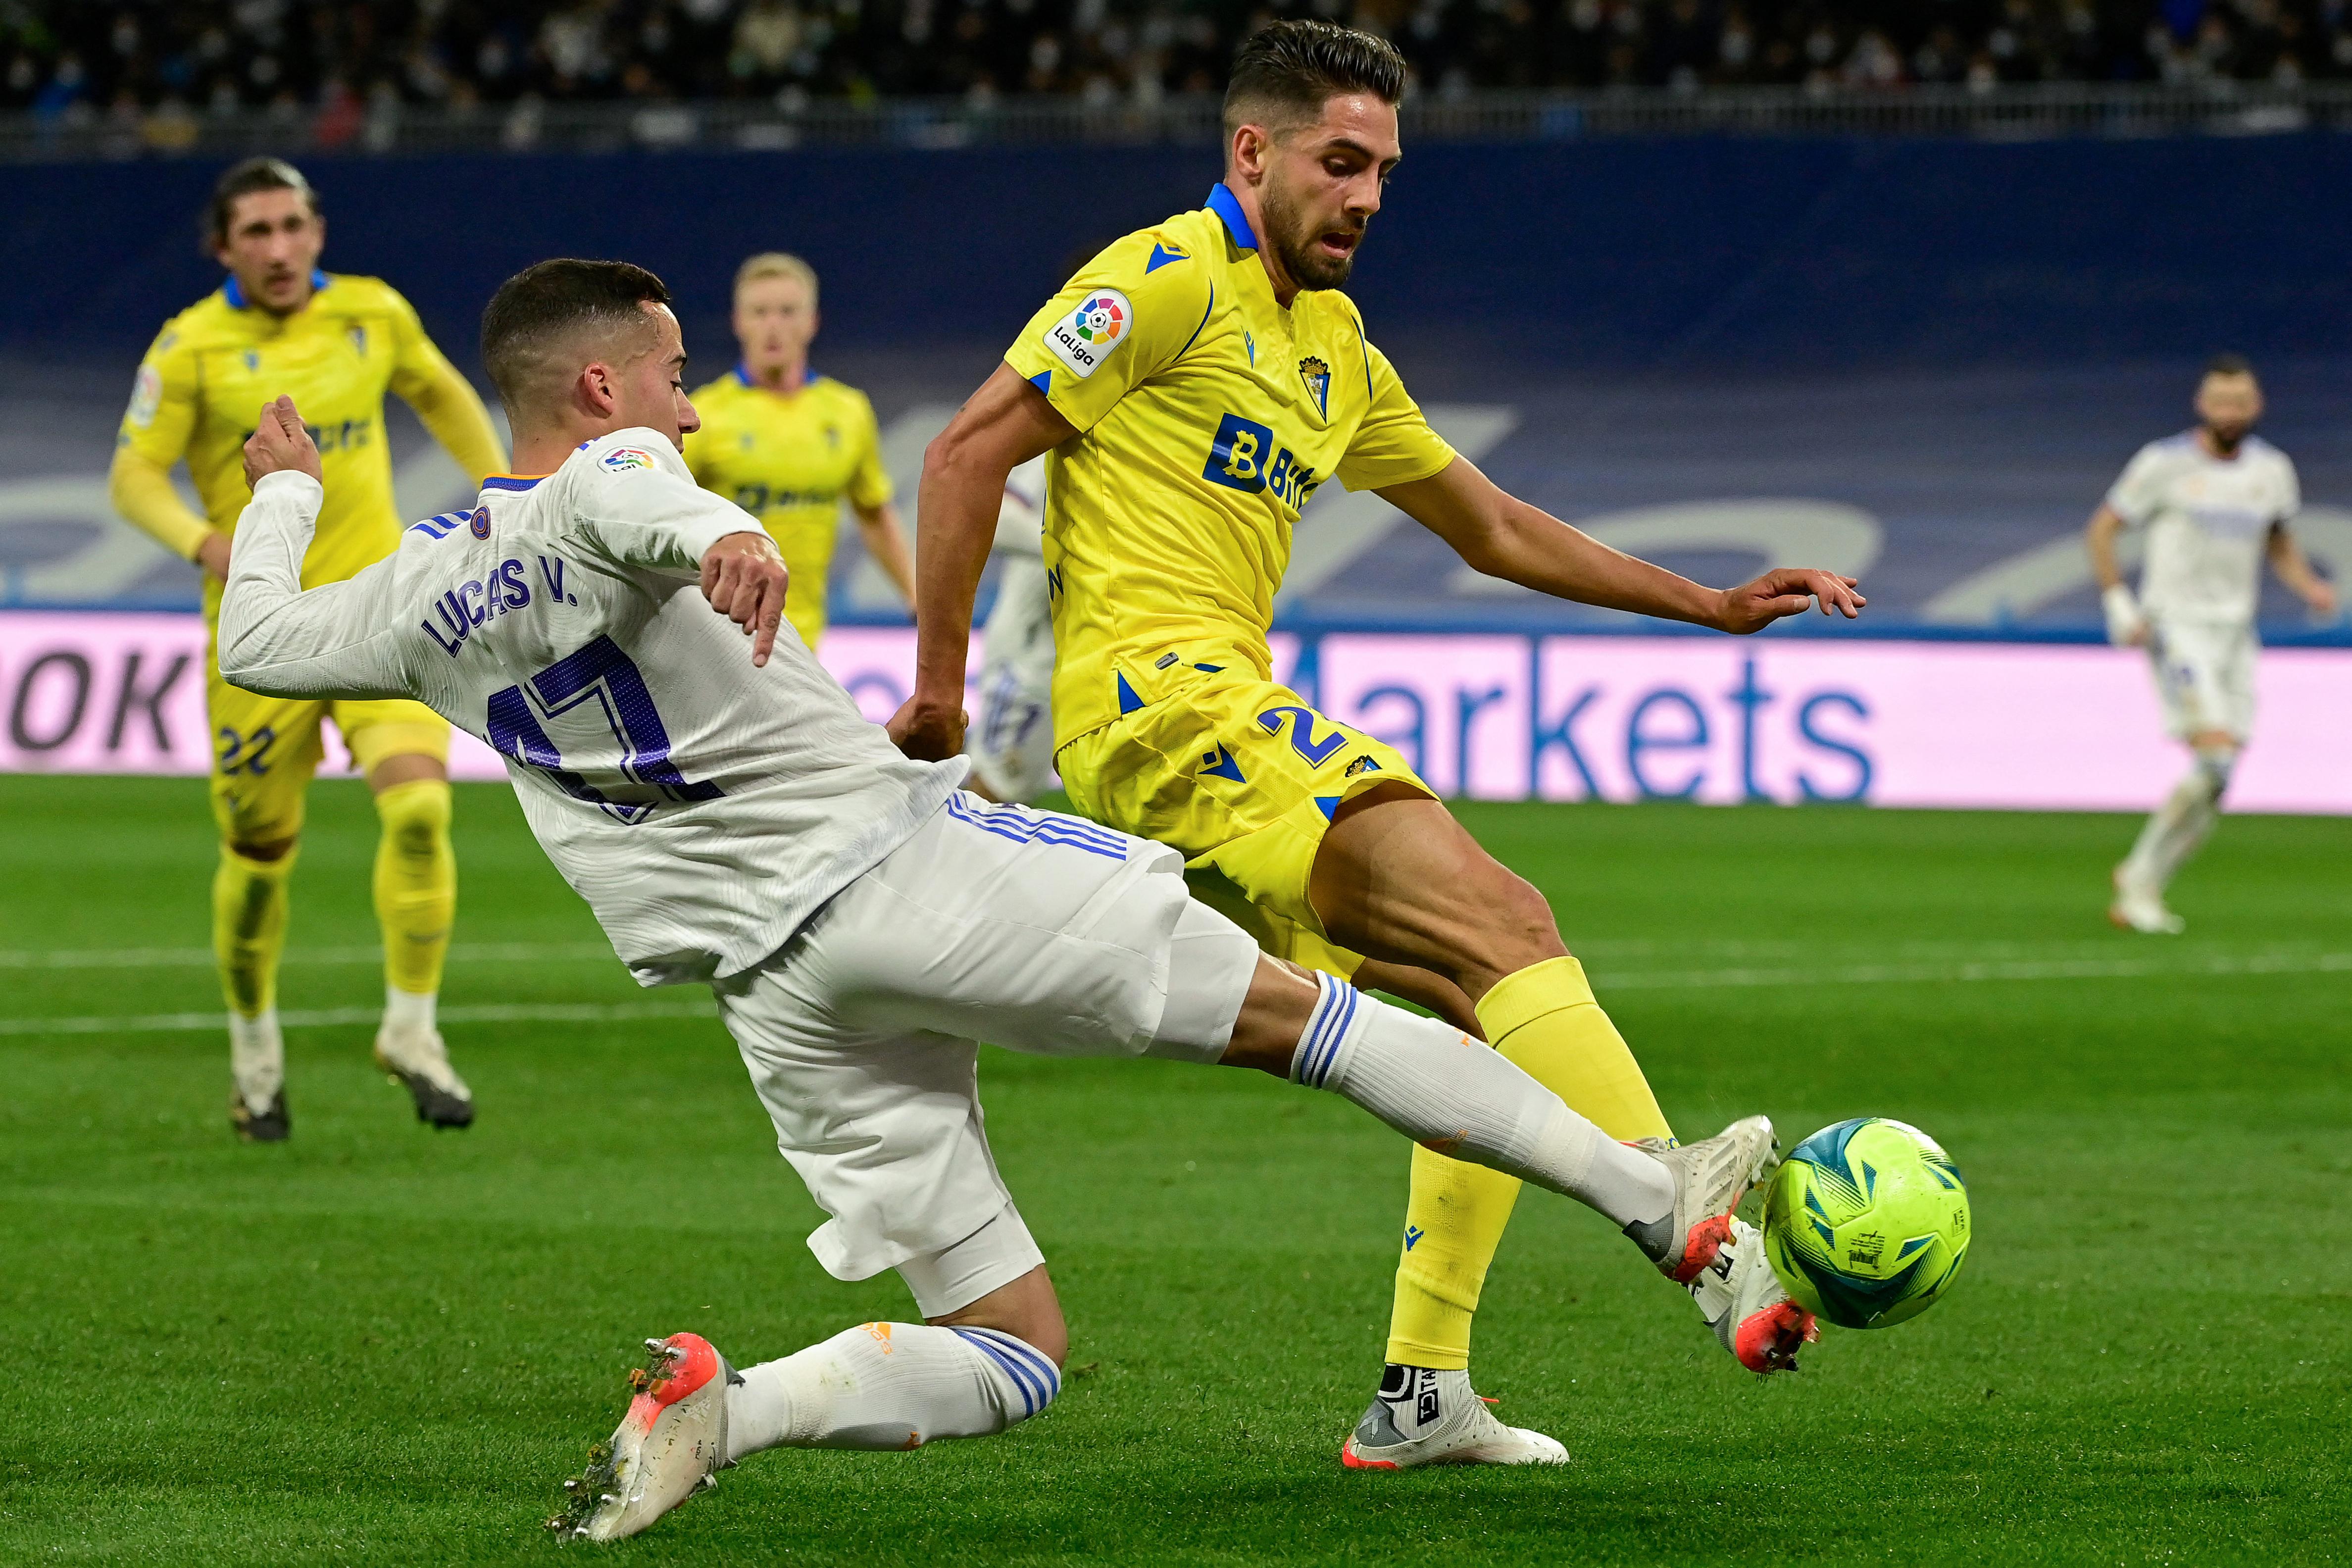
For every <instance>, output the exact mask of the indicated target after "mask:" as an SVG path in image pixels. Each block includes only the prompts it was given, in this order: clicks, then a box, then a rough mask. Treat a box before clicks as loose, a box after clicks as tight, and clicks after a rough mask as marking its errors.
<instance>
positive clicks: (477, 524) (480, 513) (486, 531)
mask: <svg viewBox="0 0 2352 1568" xmlns="http://www.w3.org/2000/svg"><path fill="white" fill-rule="evenodd" d="M466 526H467V527H468V528H470V529H472V530H473V531H474V537H475V538H477V539H488V537H489V536H490V509H489V508H488V507H486V506H478V507H476V508H475V509H474V515H473V516H472V517H471V518H469V519H467V523H466Z"/></svg>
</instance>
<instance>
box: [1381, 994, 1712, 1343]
mask: <svg viewBox="0 0 2352 1568" xmlns="http://www.w3.org/2000/svg"><path fill="white" fill-rule="evenodd" d="M1478 1022H1479V1023H1480V1024H1481V1025H1483V1026H1485V1028H1486V1038H1487V1039H1488V1040H1490V1041H1491V1042H1493V1044H1494V1046H1495V1048H1496V1050H1499V1051H1501V1052H1502V1053H1503V1055H1504V1056H1505V1057H1507V1058H1509V1059H1510V1060H1511V1061H1513V1062H1516V1063H1517V1064H1518V1066H1519V1067H1520V1068H1524V1069H1525V1070H1526V1072H1527V1074H1528V1077H1530V1078H1532V1079H1535V1080H1536V1081H1537V1082H1538V1083H1540V1084H1542V1085H1543V1086H1544V1087H1545V1088H1546V1089H1550V1090H1551V1091H1552V1092H1553V1093H1554V1094H1557V1095H1559V1097H1560V1099H1562V1100H1566V1101H1567V1102H1568V1104H1569V1106H1570V1109H1572V1110H1576V1111H1577V1112H1578V1113H1579V1114H1580V1115H1582V1116H1584V1117H1585V1118H1586V1119H1587V1120H1589V1121H1591V1122H1592V1123H1593V1124H1594V1125H1596V1126H1598V1127H1599V1128H1600V1129H1601V1131H1603V1132H1606V1133H1607V1134H1609V1136H1610V1137H1612V1138H1617V1139H1633V1138H1652V1137H1671V1136H1673V1131H1672V1129H1670V1128H1669V1127H1668V1126H1667V1125H1666V1119H1665V1116H1664V1113H1663V1112H1661V1111H1660V1110H1658V1101H1657V1097H1656V1096H1655V1095H1654V1094H1652V1093H1651V1092H1650V1084H1649V1080H1648V1079H1645V1078H1643V1076H1642V1068H1641V1066H1640V1064H1639V1063H1637V1062H1635V1061H1634V1059H1633V1052H1632V1051H1631V1050H1629V1049H1628V1048H1627V1047H1626V1045H1625V1040H1624V1037H1623V1036H1622V1035H1620V1034H1618V1032H1617V1026H1616V1025H1614V1024H1612V1023H1611V1022H1610V1021H1609V1015H1608V1014H1606V1013H1604V1012H1602V1011H1601V1005H1600V1004H1599V1003H1597V1002H1595V1001H1594V1000H1593V998H1592V987H1591V985H1590V984H1587V983H1586V981H1585V978H1584V966H1583V965H1582V964H1580V963H1578V962H1577V961H1576V960H1575V959H1573V958H1555V959H1550V960H1548V961H1547V962H1545V963H1537V964H1531V965H1529V966H1528V968H1525V969H1522V970H1520V971H1519V972H1518V973H1516V974H1510V975H1507V976H1505V977H1504V979H1503V981H1502V982H1501V984H1497V985H1496V987H1495V988H1494V989H1493V990H1491V991H1489V992H1487V993H1486V995H1485V996H1484V997H1483V998H1481V999H1480V1001H1479V1003H1478ZM1518 1196H1519V1183H1518V1179H1517V1177H1514V1176H1507V1175H1504V1174H1503V1173H1501V1172H1500V1171H1490V1170H1488V1169H1487V1168H1486V1167H1485V1166H1483V1165H1465V1164H1464V1163H1461V1162H1460V1161H1458V1160H1448V1159H1446V1158H1445V1157H1444V1155H1441V1154H1433V1153H1431V1152H1429V1151H1428V1150H1426V1149H1415V1150H1414V1151H1413V1152H1412V1197H1411V1198H1410V1199H1409V1200H1408V1202H1407V1203H1406V1205H1405V1231H1404V1237H1405V1241H1404V1254H1403V1257H1402V1260H1401V1261H1400V1262H1399V1263H1398V1265H1397V1276H1396V1300H1395V1304H1394V1306H1393V1307H1392V1308H1391V1311H1390V1316H1389V1351H1388V1358H1389V1360H1391V1361H1392V1362H1402V1363H1405V1364H1407V1365H1409V1366H1428V1367H1437V1368H1439V1369H1441V1370H1458V1369H1460V1368H1463V1367H1466V1366H1468V1365H1469V1364H1470V1324H1471V1320H1472V1319H1473V1318H1474V1317H1475V1315H1476V1313H1477V1310H1478V1293H1479V1291H1480V1290H1481V1289H1484V1287H1485V1285H1486V1266H1487V1265H1488V1264H1489V1263H1491V1262H1493V1261H1494V1258H1495V1248H1496V1247H1498V1246H1500V1245H1501V1243H1502V1239H1503V1227H1504V1226H1507V1225H1508V1224H1509V1223H1510V1219H1511V1207H1512V1205H1514V1204H1516V1203H1517V1201H1518Z"/></svg>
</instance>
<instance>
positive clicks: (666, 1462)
mask: <svg viewBox="0 0 2352 1568" xmlns="http://www.w3.org/2000/svg"><path fill="white" fill-rule="evenodd" d="M741 1381H742V1379H741V1378H740V1376H739V1375H737V1373H736V1372H735V1369H734V1368H732V1367H730V1366H729V1365H728V1364H727V1358H726V1357H724V1356H722V1355H720V1354H719V1352H718V1351H717V1350H715V1349H714V1348H712V1346H711V1343H710V1342H709V1340H706V1339H704V1338H703V1337H702V1336H701V1335H700V1334H672V1335H670V1337H669V1338H667V1339H666V1340H647V1341H646V1364H645V1365H644V1366H643V1367H641V1368H639V1369H638V1370H636V1371H635V1372H632V1373H630V1374H629V1386H630V1387H632V1388H634V1389H635V1390H636V1391H637V1392H636V1397H635V1398H634V1399H632V1400H630V1401H629V1413H628V1414H627V1415H624V1416H622V1417H621V1425H620V1426H619V1427H617V1428H616V1429H615V1430H614V1433H613V1438H612V1441H611V1442H609V1443H599V1444H597V1445H596V1447H593V1448H592V1449H590V1450H589V1452H588V1468H587V1469H586V1470H585V1471H584V1472H583V1473H582V1474H580V1475H577V1476H574V1477H573V1478H572V1479H570V1480H568V1481H566V1482H564V1483H563V1489H564V1490H565V1491H566V1492H567V1493H569V1494H570V1496H569V1499H568V1500H567V1501H566V1502H565V1504H564V1507H563V1511H562V1513H559V1514H557V1515H556V1516H555V1517H554V1518H553V1519H551V1520H549V1521H547V1528H548V1529H549V1530H551V1531H554V1532H555V1536H556V1539H557V1540H559V1541H618V1540H620V1539H621V1538H622V1537H623V1536H625V1535H635V1534H636V1533H637V1532H638V1531H641V1530H643V1529H645V1528H646V1526H647V1525H649V1524H651V1523H653V1521H656V1520H657V1519H659V1518H660V1517H661V1516H662V1515H664V1514H666V1513H667V1512H668V1511H669V1510H672V1509H674V1508H676V1507H677V1505H678V1504H680V1503H682V1502H684V1501H685V1500H687V1499H688V1498H690V1497H692V1496H694V1494H695V1493H697V1492H698V1491H702V1490H705V1489H709V1488H711V1487H715V1486H717V1485H718V1484H719V1470H720V1469H722V1468H725V1467H726V1464H727V1387H728V1384H731V1383H740V1382H741Z"/></svg>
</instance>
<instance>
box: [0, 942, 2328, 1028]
mask: <svg viewBox="0 0 2352 1568" xmlns="http://www.w3.org/2000/svg"><path fill="white" fill-rule="evenodd" d="M206 956H207V958H209V956H210V955H209V954H207V955H206ZM2337 973H2352V952H2249V953H2235V954H2229V953H2224V954H2215V955H2212V956H2209V957H2203V958H2191V959H2189V960H2186V961H2183V960H2180V959H2174V960H2172V961H2170V962H2167V961H2166V960H2164V959H2162V958H2160V957H2149V958H2074V959H2049V960H2033V959H2013V960H1990V961H1984V962H1979V963H1872V964H1852V965H1843V966H1839V965H1822V966H1819V967H1811V968H1807V967H1790V968H1782V969H1653V970H1629V971H1625V972H1623V973H1608V972H1606V971H1604V972H1602V973H1600V974H1598V975H1596V976H1595V981H1596V985H1595V988H1596V989H1597V990H1600V991H1601V992H1604V993H1606V992H1612V991H1680V990H1702V989H1726V988H1734V987H1758V988H1762V987H1770V986H1807V985H1885V984H1899V985H1936V984H1981V983H1985V982H1999V981H2024V980H2135V979H2147V978H2158V977H2175V978H2187V977H2195V976H2200V975H2236V974H2337ZM380 1016H381V1014H380V1013H379V1011H378V1009H376V1008H373V1007H322V1008H315V1009H310V1010H308V1011H294V1012H287V1013H281V1014H279V1015H278V1022H279V1023H280V1024H281V1025H283V1026H286V1027H288V1028H294V1029H299V1028H305V1027H317V1026H329V1025H333V1026H350V1025H355V1024H373V1023H374V1022H376V1021H377V1019H378V1018H379V1017H380ZM716 1016H718V1009H717V1008H716V1007H715V1006H714V1005H712V1004H710V1003H709V1002H706V1001H702V1000H700V999H699V998H697V999H696V1000H693V1001H681V1002H619V1003H582V1004H565V1003H540V1004H533V1003H517V1004H510V1005H476V1006H467V1005H459V1006H454V1007H444V1008H442V1009H441V1011H440V1017H441V1021H442V1022H444V1023H450V1024H603V1023H624V1022H628V1021H632V1020H635V1019H644V1018H710V1017H716ZM221 1027H223V1021H222V1016H221V1015H220V1014H218V1013H149V1014H142V1015H133V1016H128V1017H81V1018H0V1035H117V1034H152V1033H158V1032H168V1031H195V1030H206V1029H218V1028H221Z"/></svg>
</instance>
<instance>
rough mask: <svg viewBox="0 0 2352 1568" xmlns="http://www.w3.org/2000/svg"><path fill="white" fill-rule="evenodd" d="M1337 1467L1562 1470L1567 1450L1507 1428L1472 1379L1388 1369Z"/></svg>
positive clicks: (1419, 1369) (1343, 1448) (1431, 1370)
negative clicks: (1548, 1467) (1536, 1467)
mask: <svg viewBox="0 0 2352 1568" xmlns="http://www.w3.org/2000/svg"><path fill="white" fill-rule="evenodd" d="M1339 1462H1340V1463H1341V1464H1343V1465H1345V1466H1347V1467H1348V1468H1349V1469H1351V1470H1409V1469H1411V1468H1413V1467H1414V1466H1416V1465H1564V1464H1566V1463H1568V1450H1567V1449H1566V1448H1563V1447H1560V1446H1559V1444H1558V1443H1555V1442H1553V1441H1552V1440H1551V1439H1550V1438H1549V1437H1547V1436H1544V1435H1543V1434H1542V1433H1540V1432H1531V1431H1528V1429H1527V1428H1526V1427H1524V1426H1504V1425H1503V1424H1502V1423H1501V1422H1500V1421H1497V1420H1496V1419H1495V1413H1494V1412H1493V1411H1492V1410H1490V1409H1488V1408H1487V1407H1486V1400H1484V1399H1482V1398H1480V1397H1479V1396H1478V1394H1476V1393H1475V1391H1474V1390H1473V1389H1472V1388H1471V1386H1470V1374H1469V1373H1466V1372H1440V1371H1437V1370H1436V1369H1434V1368H1432V1367H1425V1366H1398V1365H1396V1364H1394V1363H1391V1364H1390V1366H1389V1368H1388V1370H1387V1372H1386V1373H1383V1374H1382V1376H1381V1389H1380V1392H1379V1393H1378V1394H1374V1395H1373V1396H1372V1403H1371V1407H1370V1409H1368V1410H1366V1411H1365V1412H1364V1418H1363V1419H1362V1420H1361V1421H1359V1422H1357V1423H1356V1429H1355V1430H1354V1431H1353V1432H1350V1433H1349V1434H1348V1440H1347V1441H1346V1442H1344V1443H1342V1444H1340V1445H1339Z"/></svg>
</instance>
